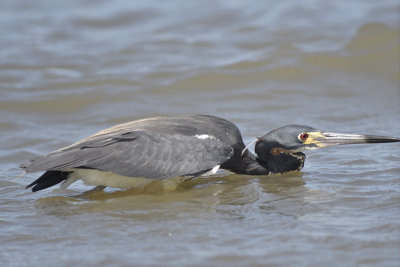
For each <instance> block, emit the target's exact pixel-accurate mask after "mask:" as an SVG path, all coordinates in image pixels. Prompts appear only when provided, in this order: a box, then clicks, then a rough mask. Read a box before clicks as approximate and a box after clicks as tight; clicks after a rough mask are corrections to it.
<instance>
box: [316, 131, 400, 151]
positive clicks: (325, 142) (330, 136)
mask: <svg viewBox="0 0 400 267" xmlns="http://www.w3.org/2000/svg"><path fill="white" fill-rule="evenodd" d="M313 139H314V140H313V141H314V142H315V144H316V145H317V146H318V147H328V146H337V145H347V144H369V143H391V142H400V139H398V138H394V137H388V136H378V135H363V134H341V133H329V132H320V133H319V134H318V135H315V136H314V138H313Z"/></svg>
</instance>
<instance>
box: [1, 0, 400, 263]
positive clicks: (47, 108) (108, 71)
mask: <svg viewBox="0 0 400 267" xmlns="http://www.w3.org/2000/svg"><path fill="white" fill-rule="evenodd" d="M58 2H60V1H46V0H39V1H34V2H26V1H2V3H1V4H0V6H1V8H0V25H2V26H1V27H0V33H1V36H2V38H1V39H0V88H1V90H0V129H1V134H0V192H1V194H0V195H1V201H0V214H1V215H0V226H1V227H0V244H1V245H0V260H1V262H2V266H36V265H41V266H71V265H79V266H94V265H96V266H109V265H115V266H125V265H129V266H131V265H160V264H163V265H186V266H187V265H189V266H200V265H222V266H227V265H229V266H231V265H233V266H243V265H249V266H250V265H252V266H266V265H267V266H268V265H270V266H277V265H284V266H293V265H296V266H298V265H303V266H337V265H341V266H355V265H365V266H377V265H379V266H398V264H399V262H400V223H399V222H400V180H399V176H400V175H399V174H400V166H399V160H400V153H399V148H400V145H399V144H377V145H360V146H356V145H354V146H347V147H346V146H343V147H336V148H329V149H325V150H318V151H312V152H310V153H308V155H307V156H308V158H307V161H306V164H305V168H304V169H303V171H302V172H297V173H289V174H285V175H273V176H270V177H257V176H242V175H232V174H227V173H225V172H222V173H220V174H218V175H217V176H215V177H210V178H207V179H206V178H202V179H198V180H194V181H189V182H187V183H184V184H182V185H181V186H180V187H179V188H178V189H177V190H176V191H174V192H169V193H166V192H161V191H160V190H159V189H158V188H157V187H155V188H149V189H148V190H147V191H145V192H140V190H128V191H125V192H120V191H116V190H107V191H106V192H100V193H95V194H91V195H80V194H81V193H82V192H84V191H86V190H88V189H90V187H87V186H85V185H83V184H81V183H76V184H74V185H73V186H71V187H70V188H69V189H68V190H61V189H58V188H55V189H47V190H43V191H40V192H37V193H32V192H30V191H28V190H24V186H25V185H27V184H28V183H30V182H31V181H32V180H33V179H35V178H36V177H37V176H38V175H40V174H28V175H26V176H24V177H16V176H17V175H18V174H19V173H20V170H19V169H18V165H19V164H20V163H21V162H23V161H25V160H27V159H29V158H31V157H33V156H35V155H40V154H45V153H48V152H50V151H52V150H55V149H58V148H60V147H62V146H66V145H69V144H71V143H72V142H75V141H77V140H78V139H80V138H84V137H86V136H87V135H89V134H92V133H94V132H96V131H98V130H100V129H103V128H106V127H109V126H112V125H114V124H117V123H122V122H125V121H129V120H133V119H137V118H142V117H147V116H153V115H161V114H162V115H165V114H198V113H200V114H212V115H218V116H221V117H224V118H227V119H229V120H231V121H232V122H234V123H236V124H237V125H238V126H239V128H240V129H241V131H242V134H243V137H244V140H245V142H246V143H249V142H250V141H252V140H253V139H254V137H256V136H260V135H263V134H265V133H266V132H268V131H269V130H271V129H274V128H276V127H279V126H282V125H285V124H290V123H300V124H307V125H310V126H313V127H317V128H320V129H323V130H327V131H336V132H348V133H371V134H380V135H391V136H396V137H400V126H399V125H400V123H399V122H400V88H399V87H400V86H399V82H400V67H399V59H400V52H399V49H400V46H399V43H400V38H399V24H398V22H399V20H400V17H399V16H400V15H399V13H398V10H399V3H398V1H351V3H350V2H348V1H334V2H324V3H320V2H318V1H312V0H307V1H302V2H301V3H300V2H297V1H284V2H283V1H281V2H279V3H277V2H270V1H264V2H263V3H260V1H250V2H249V1H246V2H243V1H201V2H198V3H196V4H195V3H192V2H190V3H188V2H187V1H178V0H176V1H168V3H167V2H164V1H155V0H153V1H141V2H138V1H134V2H132V3H130V4H127V3H126V1H112V2H108V1H98V2H96V3H94V2H92V1H64V2H63V3H58Z"/></svg>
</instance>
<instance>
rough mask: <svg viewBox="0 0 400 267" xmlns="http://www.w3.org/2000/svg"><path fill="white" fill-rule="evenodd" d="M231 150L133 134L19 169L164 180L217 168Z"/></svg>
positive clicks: (87, 143) (206, 142)
mask: <svg viewBox="0 0 400 267" xmlns="http://www.w3.org/2000/svg"><path fill="white" fill-rule="evenodd" d="M232 154H233V148H232V147H231V146H229V145H225V144H224V143H223V142H221V141H220V140H218V139H217V138H212V139H199V138H196V137H195V136H188V135H172V134H167V133H158V132H149V131H134V132H128V133H123V134H118V135H113V136H110V135H108V136H107V135H104V136H98V137H97V138H95V139H85V140H83V141H82V142H78V143H76V144H73V145H71V146H69V147H66V148H64V149H60V150H57V151H55V152H53V153H50V154H48V155H46V156H44V157H39V158H36V159H33V160H32V161H30V162H28V163H26V164H23V165H21V167H22V168H24V169H25V170H26V171H27V172H35V171H46V170H65V169H70V168H82V167H83V168H93V169H98V170H102V171H108V172H113V173H116V174H120V175H124V176H130V177H145V178H152V179H164V178H169V177H176V176H184V175H190V174H193V173H201V172H203V171H207V170H209V169H211V168H213V167H214V166H216V165H220V164H222V163H223V162H225V161H226V160H228V159H229V158H230V157H231V156H232Z"/></svg>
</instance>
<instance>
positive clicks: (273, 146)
mask: <svg viewBox="0 0 400 267" xmlns="http://www.w3.org/2000/svg"><path fill="white" fill-rule="evenodd" d="M255 152H256V154H257V156H258V159H257V160H258V161H259V163H260V164H261V165H263V166H264V167H265V168H267V169H268V170H269V171H270V172H272V173H282V172H288V171H298V170H301V169H302V168H303V167H304V161H305V159H306V155H305V154H304V153H302V152H294V151H291V150H288V149H285V148H282V147H279V144H278V143H276V142H274V143H271V142H265V141H264V140H263V139H259V140H258V141H257V143H256V146H255Z"/></svg>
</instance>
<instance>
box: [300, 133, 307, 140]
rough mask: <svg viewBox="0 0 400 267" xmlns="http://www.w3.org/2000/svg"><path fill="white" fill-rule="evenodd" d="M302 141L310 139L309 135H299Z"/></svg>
mask: <svg viewBox="0 0 400 267" xmlns="http://www.w3.org/2000/svg"><path fill="white" fill-rule="evenodd" d="M299 138H300V140H302V141H306V140H307V139H308V134H307V133H301V134H300V135H299Z"/></svg>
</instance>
